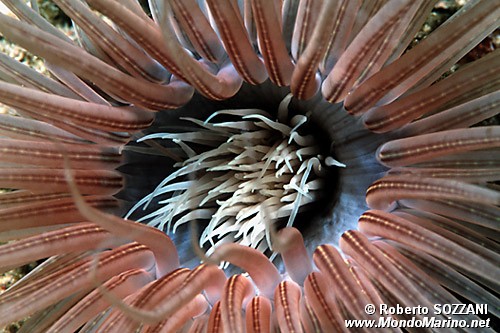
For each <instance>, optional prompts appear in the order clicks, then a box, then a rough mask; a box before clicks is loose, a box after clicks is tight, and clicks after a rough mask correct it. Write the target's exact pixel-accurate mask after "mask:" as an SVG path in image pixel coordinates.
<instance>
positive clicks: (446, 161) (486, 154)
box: [415, 149, 500, 169]
mask: <svg viewBox="0 0 500 333" xmlns="http://www.w3.org/2000/svg"><path fill="white" fill-rule="evenodd" d="M415 166H417V167H424V168H461V169H464V168H477V167H483V168H498V167H500V155H498V154H496V153H495V149H489V150H488V149H485V150H478V151H474V150H472V151H468V152H464V153H457V154H452V155H444V156H440V157H436V158H433V159H431V160H428V161H424V162H420V163H417V164H415Z"/></svg>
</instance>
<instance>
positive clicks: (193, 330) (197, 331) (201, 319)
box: [187, 315, 208, 333]
mask: <svg viewBox="0 0 500 333" xmlns="http://www.w3.org/2000/svg"><path fill="white" fill-rule="evenodd" d="M207 331H208V315H201V316H198V317H196V318H195V319H194V320H193V323H192V324H191V327H189V330H188V331H187V333H204V332H207Z"/></svg>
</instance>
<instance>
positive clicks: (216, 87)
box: [158, 4, 243, 100]
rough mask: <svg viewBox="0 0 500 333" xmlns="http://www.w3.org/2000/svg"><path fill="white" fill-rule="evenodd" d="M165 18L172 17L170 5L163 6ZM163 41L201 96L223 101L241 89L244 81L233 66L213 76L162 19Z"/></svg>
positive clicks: (167, 22)
mask: <svg viewBox="0 0 500 333" xmlns="http://www.w3.org/2000/svg"><path fill="white" fill-rule="evenodd" d="M163 9H164V12H163V13H162V14H163V16H164V17H167V18H168V17H172V16H173V15H174V14H173V13H172V8H171V6H170V5H169V4H165V6H163ZM158 23H159V25H160V28H161V33H162V36H161V38H162V39H161V40H162V41H163V42H164V44H165V46H166V48H167V49H168V50H169V52H170V53H171V54H172V59H173V60H174V61H175V62H176V63H177V64H178V65H179V66H180V67H181V68H182V69H183V74H184V75H185V76H186V80H187V81H188V82H189V83H190V84H191V85H192V86H193V87H194V88H195V89H196V90H198V91H199V92H200V93H201V94H203V95H205V96H206V97H208V98H211V99H213V100H223V99H227V98H229V97H232V96H233V95H234V94H236V93H237V92H238V90H239V89H240V87H241V84H242V82H243V81H242V79H241V77H240V76H239V75H238V73H237V72H236V71H235V69H234V68H233V66H232V65H231V64H228V63H225V64H223V65H222V66H221V67H220V69H219V71H218V72H217V74H216V75H213V74H212V73H211V71H210V70H209V69H208V68H205V67H204V65H203V62H199V61H197V60H195V59H194V58H192V57H191V56H190V55H189V54H188V53H187V51H186V50H185V49H184V48H183V47H182V45H181V44H180V43H179V42H178V40H177V38H176V36H175V33H174V31H173V30H172V26H171V24H170V22H169V21H168V20H166V19H161V20H160V21H159V22H158Z"/></svg>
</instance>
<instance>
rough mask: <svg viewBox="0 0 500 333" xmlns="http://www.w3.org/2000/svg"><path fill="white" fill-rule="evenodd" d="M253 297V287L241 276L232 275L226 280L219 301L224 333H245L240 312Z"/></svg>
mask: <svg viewBox="0 0 500 333" xmlns="http://www.w3.org/2000/svg"><path fill="white" fill-rule="evenodd" d="M253 295H254V289H253V286H252V284H251V283H250V281H249V280H248V279H247V278H246V277H244V276H243V275H241V274H238V275H233V276H231V277H230V278H229V279H227V281H226V283H225V285H224V290H223V292H222V297H221V301H220V311H221V316H222V326H223V329H224V330H225V331H227V332H234V333H243V332H244V331H245V324H244V322H243V314H242V310H243V307H244V306H245V303H247V302H248V300H249V299H250V298H251V297H252V296H253Z"/></svg>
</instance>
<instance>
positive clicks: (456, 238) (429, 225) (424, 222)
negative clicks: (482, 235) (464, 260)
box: [392, 210, 500, 262]
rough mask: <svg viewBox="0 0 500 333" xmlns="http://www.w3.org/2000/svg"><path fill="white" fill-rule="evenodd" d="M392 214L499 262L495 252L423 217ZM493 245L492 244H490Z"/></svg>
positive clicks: (487, 258)
mask: <svg viewBox="0 0 500 333" xmlns="http://www.w3.org/2000/svg"><path fill="white" fill-rule="evenodd" d="M392 214H394V215H395V216H398V217H401V218H403V219H405V220H407V221H410V222H412V223H414V224H417V225H419V226H421V227H423V228H425V229H427V230H430V231H431V232H433V233H435V234H438V235H440V236H443V237H445V238H447V239H449V240H450V241H452V242H455V243H457V244H460V245H462V247H463V248H464V249H466V250H468V251H470V252H472V253H475V254H477V255H479V256H481V257H483V258H484V259H486V260H489V261H490V262H500V254H497V252H495V251H492V250H490V249H487V248H485V247H484V246H483V244H481V243H479V244H478V243H476V242H474V241H473V240H470V239H468V238H467V237H466V236H465V235H461V234H457V233H454V232H452V231H450V230H447V229H445V228H443V227H441V226H438V225H436V224H435V223H433V222H434V221H431V220H429V219H427V218H424V217H419V216H415V215H412V214H408V213H406V212H404V211H401V210H396V211H393V212H392ZM492 243H494V242H492ZM495 249H496V250H497V249H498V246H495Z"/></svg>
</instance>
